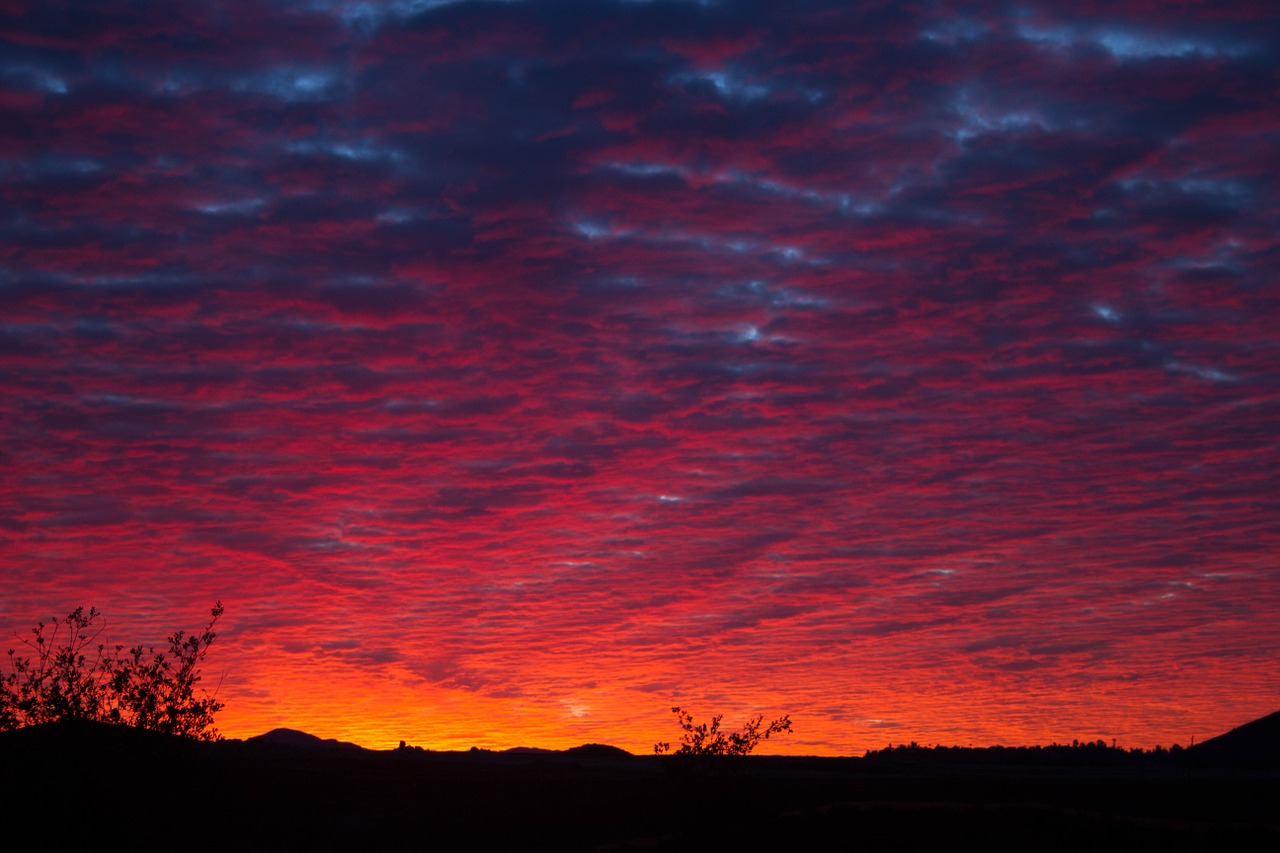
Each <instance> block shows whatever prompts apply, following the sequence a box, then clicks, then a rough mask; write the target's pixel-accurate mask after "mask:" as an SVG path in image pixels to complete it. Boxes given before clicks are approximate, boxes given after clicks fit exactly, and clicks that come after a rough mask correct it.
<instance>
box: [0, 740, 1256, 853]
mask: <svg viewBox="0 0 1280 853" xmlns="http://www.w3.org/2000/svg"><path fill="white" fill-rule="evenodd" d="M14 735H23V737H14ZM664 761H668V760H666V759H656V758H652V757H626V756H620V755H617V754H612V753H610V752H609V751H608V750H590V749H588V750H583V751H576V752H573V751H571V752H569V753H537V754H512V753H486V752H471V753H431V752H422V751H415V750H405V751H393V752H368V751H364V750H357V749H342V748H316V747H310V748H307V747H290V746H286V745H282V744H279V743H276V744H267V743H257V744H254V743H239V742H232V743H225V744H218V745H213V748H208V747H199V746H196V745H184V744H174V743H173V742H170V741H166V740H164V739H157V738H151V737H147V736H145V733H137V732H134V731H132V730H126V731H125V732H112V733H107V734H104V733H103V732H102V731H101V730H97V729H92V730H84V731H70V732H67V731H61V732H52V733H50V732H44V733H30V730H25V731H24V732H14V733H10V734H9V735H6V736H4V738H3V739H0V777H2V781H0V814H3V815H4V816H5V823H6V830H7V832H6V833H5V835H6V837H8V838H9V839H10V840H11V841H12V840H14V838H15V837H16V834H19V833H20V834H22V835H27V834H28V833H27V830H30V831H31V834H32V835H33V836H34V837H36V838H39V839H41V841H40V845H39V846H40V847H41V848H42V849H48V850H59V849H66V850H71V849H75V850H86V849H94V848H102V849H115V848H119V847H125V848H127V849H133V850H147V849H166V850H180V849H185V850H191V849H194V850H206V849H208V850H212V849H217V850H316V849H321V850H324V849H335V850H345V849H353V850H354V849H362V850H363V849H373V848H383V849H395V850H420V849H436V850H483V849H500V850H502V849H510V850H528V849H543V850H617V851H622V850H702V849H706V848H709V847H711V848H717V849H723V848H738V849H779V850H791V849H797V850H858V851H869V850H895V851H897V850H975V851H976V850H984V851H988V850H1027V849H1035V850H1089V851H1096V850H1126V851H1130V850H1159V851H1180V850H1214V851H1222V850H1268V851H1272V850H1280V772H1277V771H1276V770H1275V769H1267V768H1265V767H1257V766H1254V767H1250V766H1243V765H1204V764H1203V763H1202V766H1194V765H1195V762H1189V763H1185V764H1184V765H1182V766H1167V763H1166V766H1158V767H1157V766H1125V767H1106V766H1097V767H1088V766H1084V767H1081V766H1077V767H1054V766H1025V765H1023V766H1019V765H1014V764H999V763H984V760H975V761H969V762H956V761H951V762H936V761H932V760H931V759H930V758H929V757H928V756H924V757H919V756H917V757H916V758H914V759H912V760H898V761H894V760H881V761H870V760H864V759H855V758H845V759H835V758H830V759H821V758H770V757H753V758H749V759H746V760H743V761H740V762H739V763H738V764H736V765H733V766H731V767H723V768H722V767H712V768H709V769H705V770H701V771H699V772H695V773H692V774H678V773H672V772H670V767H671V765H670V764H669V763H668V764H664V763H663V762H664ZM944 765H945V766H944Z"/></svg>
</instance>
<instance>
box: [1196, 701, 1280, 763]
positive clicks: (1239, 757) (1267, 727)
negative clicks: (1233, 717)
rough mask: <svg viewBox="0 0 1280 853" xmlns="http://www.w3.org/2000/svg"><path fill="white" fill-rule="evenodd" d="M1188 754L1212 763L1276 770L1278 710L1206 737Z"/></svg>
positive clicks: (1279, 738) (1279, 752) (1279, 727)
mask: <svg viewBox="0 0 1280 853" xmlns="http://www.w3.org/2000/svg"><path fill="white" fill-rule="evenodd" d="M1188 752H1189V753H1190V755H1191V756H1193V757H1194V758H1196V759H1197V760H1202V761H1208V762H1211V763H1215V764H1236V765H1247V766H1255V767H1280V711H1276V712H1275V713H1274V714H1268V715H1267V716H1265V717H1261V718H1259V719H1257V720H1254V721H1252V722H1249V723H1245V724H1244V725H1243V726H1237V727H1236V728H1234V729H1232V730H1231V731H1229V732H1226V733H1224V734H1220V735H1218V736H1217V737H1212V738H1209V739H1208V740H1206V741H1204V742H1203V743H1198V744H1196V745H1195V746H1193V747H1191V748H1190V749H1189V750H1188Z"/></svg>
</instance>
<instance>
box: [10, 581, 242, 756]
mask: <svg viewBox="0 0 1280 853" xmlns="http://www.w3.org/2000/svg"><path fill="white" fill-rule="evenodd" d="M209 614H210V617H211V618H210V620H209V624H208V625H207V626H205V628H204V630H203V631H201V632H200V633H199V634H192V635H190V636H187V635H186V633H185V632H183V631H178V632H177V633H175V634H173V635H172V636H170V637H169V640H168V643H169V648H168V651H159V652H157V651H156V650H155V649H154V648H152V647H149V646H146V647H144V646H141V645H138V646H133V647H132V648H130V649H129V651H128V653H127V654H125V653H124V647H123V646H116V647H115V648H114V649H109V648H108V647H107V645H106V643H97V644H96V645H95V641H96V640H97V638H98V633H99V632H98V631H97V630H95V629H94V627H93V622H94V620H95V619H96V618H98V617H99V616H100V615H101V614H100V613H99V612H98V611H97V610H96V609H94V608H90V609H89V610H88V612H86V611H85V609H84V608H83V607H77V608H76V609H75V610H73V611H71V613H70V614H68V615H67V617H66V618H65V619H63V620H61V621H59V622H55V623H53V625H52V626H46V624H45V623H44V622H41V623H40V624H39V625H37V626H36V627H35V628H32V629H31V634H32V637H31V638H29V639H28V638H25V637H23V638H21V640H22V644H23V645H25V646H26V647H27V648H28V649H30V651H31V656H24V655H19V654H18V653H17V651H16V650H15V649H9V671H8V672H6V673H3V674H0V731H3V730H8V729H15V728H21V727H22V726H30V725H37V724H40V723H50V722H57V721H60V720H94V721H98V722H106V723H121V724H125V725H130V726H136V727H138V728H144V729H151V730H153V731H159V732H164V733H166V734H172V735H178V736H179V737H185V738H194V739H198V740H214V739H216V738H217V737H218V732H217V729H215V728H214V727H213V716H214V714H216V713H217V712H218V711H220V710H222V703H221V702H218V701H217V700H216V699H214V698H213V697H212V696H209V695H207V694H204V693H203V691H201V695H197V691H196V685H197V684H199V682H200V668H199V665H200V663H201V662H202V661H203V660H204V657H205V655H206V654H207V653H208V651H209V646H210V645H212V643H213V641H214V639H215V638H216V637H217V634H216V633H215V632H214V630H213V628H214V625H216V624H217V621H218V619H219V617H221V616H222V602H218V603H217V604H215V605H214V607H213V608H212V609H211V610H210V611H209ZM46 628H49V630H48V631H47V632H46ZM64 630H65V632H66V636H65V638H64V640H63V642H62V643H61V644H60V645H59V644H58V635H59V634H60V633H62V632H63V631H64Z"/></svg>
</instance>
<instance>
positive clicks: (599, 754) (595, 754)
mask: <svg viewBox="0 0 1280 853" xmlns="http://www.w3.org/2000/svg"><path fill="white" fill-rule="evenodd" d="M564 754H565V755H572V756H573V757H574V758H601V759H609V760H613V759H617V758H635V756H634V755H632V754H631V753H629V752H627V751H626V750H625V749H622V748H620V747H616V746H610V745H609V744H607V743H584V744H582V746H572V747H569V748H568V749H566V750H565V751H564Z"/></svg>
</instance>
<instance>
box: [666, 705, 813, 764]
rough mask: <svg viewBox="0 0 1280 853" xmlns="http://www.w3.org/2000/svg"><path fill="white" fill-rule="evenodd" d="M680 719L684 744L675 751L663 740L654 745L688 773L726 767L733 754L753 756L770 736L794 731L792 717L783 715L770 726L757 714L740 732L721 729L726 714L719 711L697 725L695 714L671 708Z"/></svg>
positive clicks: (735, 755) (681, 742) (734, 755)
mask: <svg viewBox="0 0 1280 853" xmlns="http://www.w3.org/2000/svg"><path fill="white" fill-rule="evenodd" d="M671 713H673V714H675V715H676V718H677V719H678V720H679V721H680V728H681V729H683V730H684V734H683V735H681V737H680V747H679V749H677V750H675V752H674V753H672V750H671V744H670V743H667V742H665V741H660V742H658V743H655V744H654V745H653V751H654V754H655V755H667V754H671V755H672V757H673V758H674V759H675V760H676V764H675V765H674V766H675V767H676V768H677V769H679V770H683V771H686V772H690V771H691V772H704V771H706V770H709V769H711V768H713V767H719V766H724V760H725V759H730V758H733V757H741V756H745V755H750V754H751V752H752V751H753V750H754V749H755V748H756V747H757V746H759V745H760V742H761V741H764V740H768V739H769V737H770V735H775V734H781V733H782V732H789V731H791V716H790V715H785V716H782V717H779V718H778V719H776V720H774V721H773V722H771V723H769V724H768V725H767V726H766V725H764V717H763V716H756V717H753V718H751V719H750V720H748V721H747V724H746V726H744V727H743V729H742V731H740V732H724V731H721V730H720V721H721V720H722V719H723V718H724V715H723V714H716V715H715V716H714V717H712V718H711V722H710V723H702V724H701V725H695V724H694V722H693V715H692V714H690V713H689V712H688V711H685V710H683V709H682V708H680V707H678V706H677V707H675V708H672V709H671Z"/></svg>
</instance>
